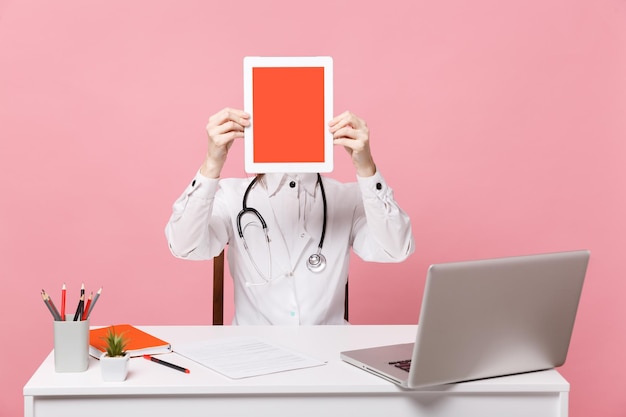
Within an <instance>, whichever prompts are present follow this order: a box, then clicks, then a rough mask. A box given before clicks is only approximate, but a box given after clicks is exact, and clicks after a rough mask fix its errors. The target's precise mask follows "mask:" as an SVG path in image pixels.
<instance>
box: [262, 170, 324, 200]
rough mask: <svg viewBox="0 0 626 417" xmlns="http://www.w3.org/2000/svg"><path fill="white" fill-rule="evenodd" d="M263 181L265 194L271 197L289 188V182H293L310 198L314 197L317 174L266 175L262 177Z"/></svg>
mask: <svg viewBox="0 0 626 417" xmlns="http://www.w3.org/2000/svg"><path fill="white" fill-rule="evenodd" d="M263 181H264V182H265V184H266V187H267V194H268V195H269V196H270V197H271V196H273V195H274V194H276V193H277V192H278V191H279V190H280V189H281V188H282V187H285V186H289V183H290V182H291V181H295V182H296V183H298V184H299V185H300V186H301V187H304V190H305V191H306V192H307V193H308V194H309V195H311V196H315V186H316V185H317V174H315V173H302V172H300V173H297V174H288V173H268V174H265V175H263Z"/></svg>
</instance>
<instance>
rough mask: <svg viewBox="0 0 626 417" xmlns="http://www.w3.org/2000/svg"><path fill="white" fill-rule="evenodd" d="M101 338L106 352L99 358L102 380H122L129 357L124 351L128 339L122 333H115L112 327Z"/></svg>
mask: <svg viewBox="0 0 626 417" xmlns="http://www.w3.org/2000/svg"><path fill="white" fill-rule="evenodd" d="M102 339H103V340H104V341H105V343H106V352H105V353H104V354H103V355H102V357H101V358H100V369H101V371H102V379H103V380H104V381H124V380H125V379H126V376H127V375H128V361H129V359H130V356H129V355H128V353H126V345H127V344H128V340H126V338H125V337H124V334H123V333H122V334H118V333H116V332H115V328H113V327H112V328H111V329H109V331H108V332H107V335H106V337H103V338H102Z"/></svg>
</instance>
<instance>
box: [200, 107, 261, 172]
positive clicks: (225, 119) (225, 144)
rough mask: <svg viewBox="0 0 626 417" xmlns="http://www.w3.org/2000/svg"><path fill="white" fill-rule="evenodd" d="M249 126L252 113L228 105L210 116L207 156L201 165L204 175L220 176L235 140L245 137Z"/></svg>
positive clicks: (207, 126) (207, 128) (207, 127)
mask: <svg viewBox="0 0 626 417" xmlns="http://www.w3.org/2000/svg"><path fill="white" fill-rule="evenodd" d="M247 126H250V115H249V114H248V113H246V112H244V111H243V110H238V109H231V108H228V107H226V108H224V109H222V110H220V111H219V112H217V113H215V114H214V115H213V116H211V117H210V118H209V122H208V123H207V125H206V131H207V134H208V136H209V143H208V149H207V155H206V158H205V159H204V163H203V164H202V166H201V167H200V173H201V174H202V175H204V176H205V177H208V178H219V176H220V173H221V172H222V168H223V167H224V163H225V162H226V157H227V156H228V151H229V149H230V147H231V146H232V145H233V141H234V140H235V139H240V138H243V130H244V128H245V127H247Z"/></svg>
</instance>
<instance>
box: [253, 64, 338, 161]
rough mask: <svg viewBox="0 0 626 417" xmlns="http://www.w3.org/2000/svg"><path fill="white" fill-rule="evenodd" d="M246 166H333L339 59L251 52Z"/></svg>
mask: <svg viewBox="0 0 626 417" xmlns="http://www.w3.org/2000/svg"><path fill="white" fill-rule="evenodd" d="M243 62H244V71H243V73H244V110H245V111H246V112H247V113H248V114H250V126H248V127H246V129H245V131H244V138H245V139H244V149H245V150H244V154H245V170H246V172H248V173H264V172H330V171H332V170H333V137H332V134H331V133H330V131H329V128H328V123H329V122H330V121H331V120H332V118H333V60H332V57H329V56H319V57H245V58H244V61H243Z"/></svg>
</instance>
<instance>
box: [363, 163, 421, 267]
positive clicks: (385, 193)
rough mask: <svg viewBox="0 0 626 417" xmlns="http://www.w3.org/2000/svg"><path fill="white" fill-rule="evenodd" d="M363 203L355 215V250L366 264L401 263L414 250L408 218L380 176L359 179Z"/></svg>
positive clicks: (378, 174)
mask: <svg viewBox="0 0 626 417" xmlns="http://www.w3.org/2000/svg"><path fill="white" fill-rule="evenodd" d="M357 183H358V185H359V189H360V191H361V197H362V199H363V204H362V206H361V205H360V204H359V205H357V208H356V210H357V213H355V225H354V231H353V233H354V237H353V239H354V240H353V244H352V248H353V250H354V252H355V253H356V254H357V255H358V256H359V257H361V258H362V259H363V260H365V261H373V262H401V261H404V260H405V259H407V258H408V257H409V255H411V254H412V253H413V252H414V250H415V242H414V239H413V232H412V228H411V220H410V219H409V216H408V215H407V214H406V213H405V212H404V211H403V210H402V208H400V206H399V205H398V203H397V202H396V201H395V199H394V196H393V190H392V189H391V188H390V187H389V185H388V184H387V183H386V182H385V180H384V178H383V177H382V175H381V174H380V172H376V174H374V175H373V176H371V177H358V176H357Z"/></svg>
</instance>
